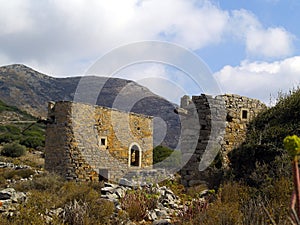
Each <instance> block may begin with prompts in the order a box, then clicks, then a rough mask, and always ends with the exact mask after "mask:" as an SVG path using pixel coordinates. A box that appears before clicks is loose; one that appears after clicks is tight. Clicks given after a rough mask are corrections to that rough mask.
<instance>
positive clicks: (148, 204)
mask: <svg viewBox="0 0 300 225" xmlns="http://www.w3.org/2000/svg"><path fill="white" fill-rule="evenodd" d="M157 203H158V195H157V194H156V193H154V192H151V190H150V191H149V190H146V189H137V190H132V191H127V193H126V194H125V196H124V197H123V198H122V199H121V207H122V209H124V210H125V211H126V212H127V213H128V216H129V218H130V219H131V220H134V221H141V220H143V219H145V218H146V216H147V210H152V209H154V208H155V207H156V206H157Z"/></svg>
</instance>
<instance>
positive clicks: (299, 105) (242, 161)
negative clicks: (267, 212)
mask: <svg viewBox="0 0 300 225" xmlns="http://www.w3.org/2000/svg"><path fill="white" fill-rule="evenodd" d="M299 116H300V89H298V90H294V91H291V92H290V93H289V94H288V95H284V96H281V97H280V98H279V100H278V103H277V104H276V105H275V106H274V107H271V108H269V109H268V110H266V111H264V112H262V113H260V114H259V115H258V116H257V117H256V118H255V119H254V121H252V123H251V124H250V126H249V129H248V133H247V138H246V141H245V142H244V143H243V144H242V145H241V146H240V147H239V148H237V149H235V150H234V151H232V152H231V154H230V155H229V158H230V161H231V175H232V176H233V177H234V178H235V179H236V180H242V181H244V182H246V183H247V184H248V185H250V186H256V187H260V185H263V184H265V183H266V181H268V180H272V179H279V178H280V177H283V176H285V177H291V175H292V174H291V169H290V167H291V166H290V162H289V160H290V158H289V157H288V155H287V152H286V151H285V150H284V146H283V139H284V138H285V137H286V136H287V135H299V134H300V129H299V127H300V119H299V118H300V117H299Z"/></svg>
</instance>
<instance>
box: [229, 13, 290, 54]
mask: <svg viewBox="0 0 300 225" xmlns="http://www.w3.org/2000/svg"><path fill="white" fill-rule="evenodd" d="M230 24H231V25H230V26H229V30H230V32H232V33H233V34H234V35H235V36H237V37H238V38H240V39H241V40H243V41H244V42H245V45H246V51H247V53H248V54H249V55H250V56H256V57H264V58H280V57H285V56H289V55H291V54H292V52H293V40H294V36H293V35H292V34H291V33H289V32H288V31H286V30H285V29H284V28H282V27H268V28H264V27H263V25H262V24H261V23H260V22H259V20H258V19H257V18H256V16H255V15H254V14H252V13H251V12H249V11H246V10H244V9H241V10H234V11H232V16H231V20H230Z"/></svg>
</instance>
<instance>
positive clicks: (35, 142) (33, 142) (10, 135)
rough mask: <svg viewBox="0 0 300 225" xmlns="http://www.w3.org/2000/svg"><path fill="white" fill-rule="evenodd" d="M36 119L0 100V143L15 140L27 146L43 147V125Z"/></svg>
mask: <svg viewBox="0 0 300 225" xmlns="http://www.w3.org/2000/svg"><path fill="white" fill-rule="evenodd" d="M36 121H37V118H35V117H33V116H31V115H30V114H28V113H26V112H24V111H22V110H20V109H18V108H17V107H15V106H9V105H7V104H6V103H4V102H3V101H1V100H0V144H5V143H9V142H13V141H17V142H20V144H22V145H25V146H26V147H28V148H35V149H37V148H43V147H44V142H45V125H43V124H38V123H36Z"/></svg>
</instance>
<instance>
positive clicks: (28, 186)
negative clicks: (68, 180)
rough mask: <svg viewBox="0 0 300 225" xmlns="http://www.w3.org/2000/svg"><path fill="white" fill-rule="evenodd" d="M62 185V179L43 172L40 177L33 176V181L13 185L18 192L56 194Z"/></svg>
mask: <svg viewBox="0 0 300 225" xmlns="http://www.w3.org/2000/svg"><path fill="white" fill-rule="evenodd" d="M64 183H65V181H64V180H63V178H62V177H60V176H58V175H57V174H53V173H46V172H45V173H43V174H41V175H38V176H35V177H34V179H33V180H29V181H25V182H22V183H17V184H15V185H14V188H15V189H16V190H18V191H25V192H27V191H30V190H38V191H48V192H51V193H53V194H57V192H58V191H59V190H60V189H61V188H62V186H63V185H64Z"/></svg>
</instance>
